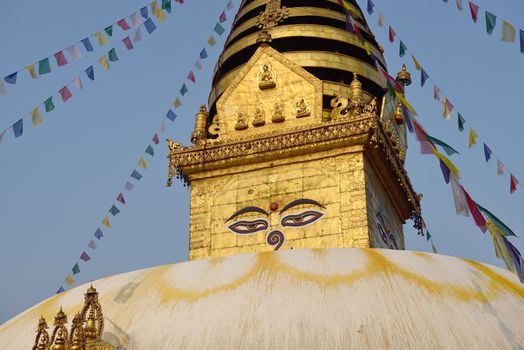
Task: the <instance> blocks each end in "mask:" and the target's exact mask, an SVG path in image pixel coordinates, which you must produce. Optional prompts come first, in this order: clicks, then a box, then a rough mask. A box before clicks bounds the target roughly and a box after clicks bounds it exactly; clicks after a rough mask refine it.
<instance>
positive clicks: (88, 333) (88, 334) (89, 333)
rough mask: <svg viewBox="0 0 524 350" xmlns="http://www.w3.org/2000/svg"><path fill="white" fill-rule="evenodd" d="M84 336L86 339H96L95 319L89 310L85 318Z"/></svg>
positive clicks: (92, 311)
mask: <svg viewBox="0 0 524 350" xmlns="http://www.w3.org/2000/svg"><path fill="white" fill-rule="evenodd" d="M84 335H85V338H86V339H88V340H89V339H96V338H97V334H96V319H95V311H94V310H93V309H91V311H89V317H88V318H87V322H86V327H85V329H84Z"/></svg>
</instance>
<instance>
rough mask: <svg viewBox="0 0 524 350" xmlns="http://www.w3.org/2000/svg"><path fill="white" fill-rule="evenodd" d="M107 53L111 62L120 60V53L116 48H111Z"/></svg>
mask: <svg viewBox="0 0 524 350" xmlns="http://www.w3.org/2000/svg"><path fill="white" fill-rule="evenodd" d="M107 55H108V56H109V60H110V61H111V62H116V61H118V55H117V54H116V50H115V49H114V48H113V49H111V50H109V52H108V53H107Z"/></svg>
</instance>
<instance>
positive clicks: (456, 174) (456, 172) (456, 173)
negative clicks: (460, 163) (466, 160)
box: [431, 145, 460, 179]
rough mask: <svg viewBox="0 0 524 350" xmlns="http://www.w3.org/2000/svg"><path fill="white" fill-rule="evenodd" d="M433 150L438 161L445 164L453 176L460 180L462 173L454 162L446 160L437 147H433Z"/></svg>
mask: <svg viewBox="0 0 524 350" xmlns="http://www.w3.org/2000/svg"><path fill="white" fill-rule="evenodd" d="M431 150H432V151H433V153H434V154H435V156H437V158H438V159H440V160H441V161H442V162H444V164H446V166H447V167H448V169H449V170H450V171H451V174H453V176H454V177H455V178H456V179H458V178H460V172H459V170H458V169H457V167H456V166H455V164H453V162H452V161H450V160H449V159H448V158H446V157H445V156H444V155H443V154H442V153H440V152H439V151H438V150H437V149H436V148H435V146H433V145H431Z"/></svg>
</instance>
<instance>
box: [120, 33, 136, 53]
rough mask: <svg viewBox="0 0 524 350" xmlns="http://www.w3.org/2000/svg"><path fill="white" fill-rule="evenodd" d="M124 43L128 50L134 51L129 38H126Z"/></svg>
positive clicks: (123, 40)
mask: <svg viewBox="0 0 524 350" xmlns="http://www.w3.org/2000/svg"><path fill="white" fill-rule="evenodd" d="M122 42H123V43H124V45H125V47H126V49H128V50H132V49H133V47H134V46H133V43H132V42H131V39H130V38H129V36H126V37H125V38H124V39H122Z"/></svg>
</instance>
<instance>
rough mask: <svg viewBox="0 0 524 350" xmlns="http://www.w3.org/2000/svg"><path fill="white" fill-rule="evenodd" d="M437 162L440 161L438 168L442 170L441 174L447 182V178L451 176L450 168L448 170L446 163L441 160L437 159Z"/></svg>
mask: <svg viewBox="0 0 524 350" xmlns="http://www.w3.org/2000/svg"><path fill="white" fill-rule="evenodd" d="M439 163H440V170H442V175H443V176H444V181H446V183H447V184H449V180H450V177H451V170H449V168H448V167H447V165H446V163H444V162H443V161H442V160H441V161H439Z"/></svg>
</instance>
